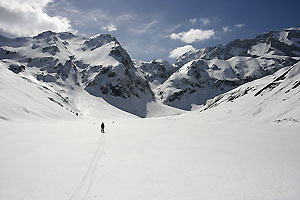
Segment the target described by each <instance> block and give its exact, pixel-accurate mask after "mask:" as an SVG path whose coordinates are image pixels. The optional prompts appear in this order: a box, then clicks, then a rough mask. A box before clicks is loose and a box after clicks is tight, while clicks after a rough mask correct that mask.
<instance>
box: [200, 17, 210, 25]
mask: <svg viewBox="0 0 300 200" xmlns="http://www.w3.org/2000/svg"><path fill="white" fill-rule="evenodd" d="M199 20H200V21H201V22H202V24H203V25H207V24H209V23H210V20H209V19H208V18H200V19H199Z"/></svg>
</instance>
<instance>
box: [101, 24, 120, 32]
mask: <svg viewBox="0 0 300 200" xmlns="http://www.w3.org/2000/svg"><path fill="white" fill-rule="evenodd" d="M102 29H103V30H106V31H109V32H112V31H116V30H118V29H117V28H116V27H115V25H113V24H109V25H108V26H104V27H102Z"/></svg>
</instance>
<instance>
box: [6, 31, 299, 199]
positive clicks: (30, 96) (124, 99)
mask: <svg viewBox="0 0 300 200" xmlns="http://www.w3.org/2000/svg"><path fill="white" fill-rule="evenodd" d="M101 122H104V123H105V125H106V127H105V133H104V134H101V133H100V127H99V126H100V123H101ZM299 128H300V28H290V29H285V30H280V31H270V32H269V33H265V34H262V35H259V36H257V37H256V38H255V39H248V40H242V41H241V40H235V41H233V42H230V43H229V44H227V45H224V46H222V45H220V46H216V47H211V48H205V49H199V50H195V51H190V52H187V53H185V54H184V55H182V56H180V57H179V58H178V60H177V61H176V63H174V64H173V65H172V64H170V63H169V62H167V61H165V60H162V59H155V60H152V61H150V62H145V61H140V60H134V59H132V58H131V57H130V56H129V54H128V53H127V51H126V50H125V49H124V48H123V47H122V46H121V44H120V43H119V42H118V41H117V39H116V38H115V37H113V36H111V35H108V34H99V35H96V36H93V37H90V38H84V37H79V36H76V35H73V34H71V33H55V32H51V31H48V32H44V33H41V34H39V35H37V36H35V37H25V38H16V39H9V38H5V37H2V36H0V130H1V131H0V160H1V162H0V199H9V200H19V199H28V200H29V199H30V200H40V199H43V200H48V199H49V200H54V199H55V200H77V199H78V200H79V199H81V200H88V199H89V200H93V199H94V200H96V199H106V200H109V199H112V200H113V199H130V200H133V199H145V200H147V199H149V200H150V199H156V200H166V199H170V200H177V199H178V200H179V199H180V200H182V199H184V200H195V199H210V200H214V199H215V200H220V199H222V200H227V199H228V200H233V199H236V200H240V199H243V200H252V199H265V200H274V199H277V200H287V199H288V200H294V199H295V200H296V199H299V198H300V192H299V191H300V181H299V180H300V170H299V169H300V158H299V153H300V146H299V143H300V131H299Z"/></svg>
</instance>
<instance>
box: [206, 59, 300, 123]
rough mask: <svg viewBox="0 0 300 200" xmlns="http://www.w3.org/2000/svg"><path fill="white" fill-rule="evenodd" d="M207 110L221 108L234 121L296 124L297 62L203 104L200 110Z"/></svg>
mask: <svg viewBox="0 0 300 200" xmlns="http://www.w3.org/2000/svg"><path fill="white" fill-rule="evenodd" d="M218 107H221V108H218ZM208 109H224V110H223V111H222V112H228V113H230V114H231V115H232V118H234V119H236V120H237V121H239V120H242V121H244V120H247V119H250V118H255V119H258V120H259V121H263V122H277V123H299V122H300V62H298V63H297V64H295V65H293V66H290V67H286V68H283V69H281V70H279V71H277V72H276V73H275V74H273V75H270V76H267V77H264V78H261V79H258V80H255V81H252V82H250V83H246V84H244V85H242V86H240V87H238V88H236V89H234V90H231V91H229V92H227V93H224V94H222V95H220V96H217V97H215V98H214V99H211V100H209V101H207V103H206V104H205V105H204V106H203V107H201V111H205V110H208Z"/></svg>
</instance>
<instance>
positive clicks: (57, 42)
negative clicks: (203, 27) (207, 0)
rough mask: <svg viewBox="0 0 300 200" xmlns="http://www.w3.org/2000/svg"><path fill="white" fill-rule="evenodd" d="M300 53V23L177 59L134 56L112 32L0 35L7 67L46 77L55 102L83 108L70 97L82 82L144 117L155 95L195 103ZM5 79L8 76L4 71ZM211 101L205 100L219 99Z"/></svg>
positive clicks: (37, 79) (0, 54) (183, 104)
mask: <svg viewBox="0 0 300 200" xmlns="http://www.w3.org/2000/svg"><path fill="white" fill-rule="evenodd" d="M299 60H300V28H290V29H285V30H281V31H270V32H268V33H265V34H262V35H258V36H257V37H256V38H254V39H247V40H235V41H232V42H230V43H228V44H227V45H225V46H222V45H219V46H216V47H209V48H204V49H198V50H195V51H190V52H187V53H185V54H184V55H182V56H180V57H179V58H178V60H177V61H176V62H175V64H173V65H171V64H170V63H169V62H167V61H166V60H161V59H155V60H153V61H150V62H144V61H139V60H132V59H131V58H130V56H129V55H128V53H127V52H126V50H125V49H124V48H123V47H122V46H121V44H120V43H119V42H118V41H117V39H116V38H115V37H113V36H111V35H109V34H98V35H95V36H93V37H90V38H85V37H79V36H76V35H73V34H72V33H67V32H64V33H55V32H51V31H47V32H43V33H41V34H39V35H37V36H34V37H23V38H16V39H9V38H6V37H3V36H0V62H1V67H7V68H8V69H9V70H10V71H12V72H14V73H15V74H18V75H19V76H20V77H22V78H23V79H24V80H25V81H27V82H33V83H35V84H40V85H41V86H43V88H44V92H46V91H47V90H48V91H49V90H51V91H53V95H52V96H51V98H49V100H50V101H51V102H52V103H53V102H54V103H57V105H59V106H62V107H63V106H65V107H68V109H69V110H72V112H74V113H77V114H78V113H80V112H81V111H80V108H78V107H77V106H76V104H74V103H72V102H75V101H76V100H75V99H76V98H77V96H78V94H75V93H76V90H77V89H81V90H85V91H86V92H88V93H89V94H90V95H92V96H94V97H101V98H103V99H104V100H105V101H106V102H108V103H110V104H111V105H113V106H115V107H117V108H120V109H122V110H124V111H126V112H129V113H132V114H135V115H138V116H140V117H146V116H147V113H148V105H149V104H151V103H157V104H161V103H163V104H165V105H168V106H171V107H175V108H179V109H183V110H191V109H192V107H193V106H197V105H201V104H205V103H206V101H207V100H209V99H213V98H214V97H216V96H217V95H220V94H223V93H225V92H228V91H230V90H232V89H234V88H237V87H239V86H240V85H242V84H245V83H247V82H251V81H253V80H256V79H259V78H262V77H264V76H267V75H271V74H274V73H275V72H276V71H278V70H280V69H282V68H285V67H288V66H293V65H294V64H296V63H297V62H299ZM1 79H2V80H1V81H6V80H5V77H1ZM7 81H9V80H7ZM12 84H13V83H12ZM296 85H297V84H296ZM222 98H224V97H222ZM208 103H209V104H208V105H206V108H209V107H210V106H211V105H216V104H217V101H216V102H215V103H212V102H211V100H210V101H209V102H208Z"/></svg>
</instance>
